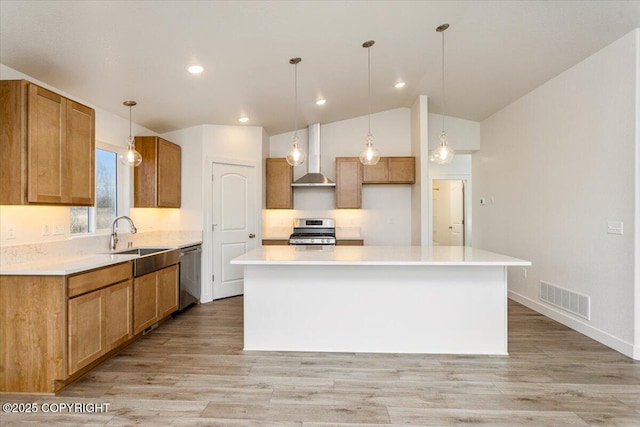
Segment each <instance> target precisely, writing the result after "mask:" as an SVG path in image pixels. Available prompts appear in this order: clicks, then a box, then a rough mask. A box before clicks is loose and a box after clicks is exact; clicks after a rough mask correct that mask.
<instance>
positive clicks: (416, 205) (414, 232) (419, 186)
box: [411, 95, 431, 246]
mask: <svg viewBox="0 0 640 427" xmlns="http://www.w3.org/2000/svg"><path fill="white" fill-rule="evenodd" d="M428 100H429V98H428V97H427V96H425V95H420V96H419V97H418V98H417V99H416V101H415V102H414V103H413V106H411V155H412V156H415V158H416V183H415V184H414V185H413V186H412V187H411V244H412V245H414V246H429V245H430V243H429V239H430V237H429V236H430V232H429V221H428V219H427V218H426V215H428V213H429V206H430V203H431V199H430V197H431V196H430V194H429V185H428V179H429V167H430V165H429V120H428V113H429V107H428V105H429V104H428ZM423 213H424V215H425V216H423Z"/></svg>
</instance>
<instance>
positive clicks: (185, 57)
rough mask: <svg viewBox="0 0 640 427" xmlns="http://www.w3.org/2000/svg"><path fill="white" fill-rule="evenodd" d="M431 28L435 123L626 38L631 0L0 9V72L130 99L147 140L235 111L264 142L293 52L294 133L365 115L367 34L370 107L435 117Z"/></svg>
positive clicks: (29, 5)
mask: <svg viewBox="0 0 640 427" xmlns="http://www.w3.org/2000/svg"><path fill="white" fill-rule="evenodd" d="M443 23H449V24H450V25H451V27H450V28H449V29H448V30H447V31H446V33H445V43H446V44H445V48H446V57H445V58H446V73H445V76H446V110H445V113H446V114H447V115H450V116H455V117H460V118H465V119H470V120H476V121H480V120H483V119H485V118H487V117H489V116H490V115H492V114H493V113H495V112H496V111H498V110H500V109H501V108H503V107H505V106H506V105H508V104H509V103H511V102H513V101H514V100H516V99H518V98H520V97H521V96H523V95H524V94H526V93H527V92H529V91H531V90H532V89H534V88H535V87H537V86H539V85H540V84H542V83H544V82H545V81H547V80H549V79H551V78H552V77H554V76H556V75H558V74H559V73H561V72H562V71H564V70H566V69H567V68H569V67H571V66H572V65H574V64H576V63H578V62H580V61H581V60H583V59H585V58H586V57H588V56H589V55H591V54H593V53H595V52H596V51H598V50H599V49H601V48H603V47H604V46H606V45H607V44H609V43H611V42H613V41H615V40H616V39H618V38H620V37H621V36H623V35H624V34H626V33H628V32H630V31H631V30H633V29H634V28H637V27H640V1H220V2H215V1H208V2H207V1H199V2H195V1H82V2H81V1H7V0H2V1H0V62H1V63H3V64H5V65H7V66H9V67H11V68H14V69H16V70H18V71H21V72H23V73H25V74H28V75H30V76H33V77H34V78H36V79H38V80H41V81H43V82H46V83H47V84H50V85H52V86H54V87H56V88H58V89H60V90H62V91H65V92H67V93H70V94H73V95H74V96H76V97H78V98H80V99H82V100H84V101H86V102H88V103H91V104H93V105H94V106H96V107H99V108H101V109H104V110H107V111H111V112H113V113H115V114H117V115H119V116H121V117H123V118H127V119H128V108H127V107H125V106H123V105H122V102H123V101H124V100H128V99H133V100H136V101H137V102H138V105H137V106H136V107H135V108H134V110H133V117H134V121H135V122H137V123H139V124H141V125H143V126H145V127H147V128H149V129H151V130H154V131H156V132H158V133H163V132H167V131H171V130H175V129H181V128H186V127H190V126H194V125H199V124H220V125H239V123H238V118H239V117H240V116H241V115H246V116H248V117H249V118H250V120H249V122H247V125H255V126H263V127H264V128H265V129H266V131H267V132H268V133H269V134H271V135H274V134H278V133H282V132H286V131H290V130H293V128H294V110H295V108H294V84H293V82H294V69H293V65H290V64H289V59H290V58H292V57H295V56H300V57H302V62H301V63H300V64H299V65H298V86H299V95H298V104H299V107H298V111H297V114H298V122H299V125H300V127H303V126H305V125H306V124H309V123H314V122H321V123H328V122H333V121H337V120H344V119H349V118H352V117H357V116H362V115H366V114H367V112H368V109H369V107H368V105H369V104H368V100H367V51H366V49H364V48H362V43H363V42H364V41H366V40H370V39H373V40H375V42H376V43H375V45H374V46H373V47H372V48H371V52H370V53H371V73H372V83H371V88H372V95H371V96H372V100H371V110H372V111H373V112H377V111H384V110H388V109H392V108H398V107H410V106H411V105H412V104H413V102H414V101H415V99H416V97H417V96H418V95H420V94H423V95H428V96H429V110H430V111H432V112H437V113H440V112H441V101H442V99H441V80H440V79H441V68H440V67H441V62H440V61H441V53H442V48H441V43H442V39H441V35H440V33H437V32H436V31H435V29H436V27H437V26H438V25H440V24H443ZM195 63H198V64H201V65H202V66H204V68H205V71H204V72H203V73H202V74H199V75H191V74H189V73H187V71H186V68H187V66H189V65H192V64H195ZM399 80H403V81H405V82H406V83H407V84H406V86H405V87H404V88H402V89H396V88H395V87H394V83H396V82H397V81H399ZM318 97H325V98H326V99H327V103H326V104H325V105H324V106H317V105H316V104H315V100H316V99H317V98H318ZM373 128H374V132H375V123H373Z"/></svg>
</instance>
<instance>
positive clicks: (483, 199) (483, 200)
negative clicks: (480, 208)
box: [480, 197, 487, 205]
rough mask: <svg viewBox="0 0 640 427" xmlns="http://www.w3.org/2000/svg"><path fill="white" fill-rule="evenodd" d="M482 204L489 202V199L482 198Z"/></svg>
mask: <svg viewBox="0 0 640 427" xmlns="http://www.w3.org/2000/svg"><path fill="white" fill-rule="evenodd" d="M480 204H481V205H486V204H487V199H485V198H484V197H483V198H482V199H480Z"/></svg>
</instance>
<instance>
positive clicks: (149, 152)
mask: <svg viewBox="0 0 640 427" xmlns="http://www.w3.org/2000/svg"><path fill="white" fill-rule="evenodd" d="M135 144H136V150H138V152H139V153H140V154H141V155H142V163H141V164H140V166H138V167H136V168H134V172H133V173H134V197H133V204H134V207H136V208H179V207H180V203H181V185H182V178H181V176H182V175H181V174H182V169H181V168H182V161H181V157H182V150H181V147H180V146H179V145H176V144H174V143H172V142H169V141H167V140H165V139H162V138H160V137H157V136H136V138H135Z"/></svg>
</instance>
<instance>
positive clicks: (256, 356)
mask: <svg viewBox="0 0 640 427" xmlns="http://www.w3.org/2000/svg"><path fill="white" fill-rule="evenodd" d="M509 352H510V355H509V356H491V357H489V356H447V355H402V354H391V355H388V354H386V355H385V354H353V353H284V352H283V353H278V352H243V351H242V298H241V297H237V298H230V299H226V300H222V301H217V302H214V303H211V304H206V305H201V306H198V307H194V308H192V309H190V310H188V311H187V312H186V313H184V314H183V315H180V316H178V317H176V318H175V319H171V320H169V321H168V322H166V323H165V324H164V325H162V326H161V327H160V328H158V329H157V330H155V331H153V332H152V333H150V334H149V335H147V336H145V337H143V338H142V339H141V340H139V341H138V342H136V343H135V344H133V345H131V346H130V347H128V348H127V349H125V351H124V352H122V353H121V354H119V355H118V356H116V357H114V358H113V359H111V360H109V361H108V362H106V363H105V364H104V365H102V366H100V367H99V368H98V369H96V370H95V371H93V372H92V373H90V374H88V375H86V376H85V377H83V378H82V379H81V380H79V381H78V382H76V383H75V384H73V385H71V386H69V387H68V388H67V389H66V390H64V391H63V392H62V393H61V394H60V395H59V396H56V397H42V396H24V395H22V396H12V395H2V396H1V398H0V400H1V401H2V403H6V402H39V403H59V402H83V403H110V407H109V411H108V412H106V413H100V414H43V413H39V414H22V415H14V414H9V415H8V414H0V416H1V422H0V424H1V425H6V426H9V425H37V424H40V425H68V426H75V425H86V426H104V425H106V426H125V425H150V426H162V425H176V426H231V427H233V426H256V427H258V426H272V425H277V426H306V427H311V426H316V427H318V426H353V427H354V426H359V427H363V426H374V425H375V426H380V425H407V424H409V425H423V426H432V425H438V426H444V425H478V424H481V425H483V426H485V425H491V426H521V425H527V426H574V425H575V426H585V425H597V426H640V363H638V362H634V361H633V360H631V359H629V358H627V357H625V356H623V355H621V354H619V353H617V352H615V351H613V350H610V349H608V348H607V347H605V346H603V345H601V344H599V343H597V342H595V341H593V340H591V339H589V338H586V337H584V336H582V335H580V334H578V333H577V332H574V331H572V330H571V329H568V328H566V327H564V326H562V325H560V324H558V323H556V322H554V321H552V320H550V319H548V318H546V317H544V316H542V315H539V314H537V313H535V312H533V311H531V310H529V309H527V308H525V307H523V306H521V305H519V304H517V303H514V302H510V303H509Z"/></svg>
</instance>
